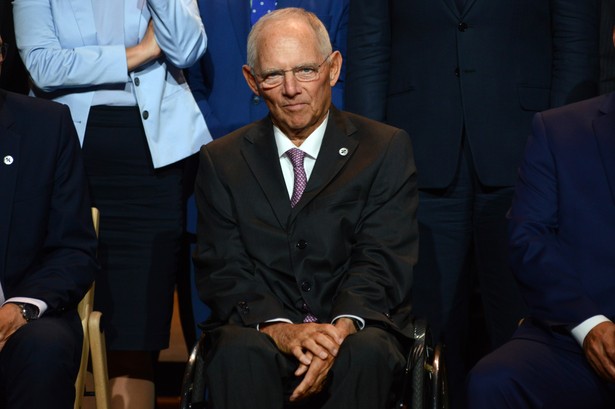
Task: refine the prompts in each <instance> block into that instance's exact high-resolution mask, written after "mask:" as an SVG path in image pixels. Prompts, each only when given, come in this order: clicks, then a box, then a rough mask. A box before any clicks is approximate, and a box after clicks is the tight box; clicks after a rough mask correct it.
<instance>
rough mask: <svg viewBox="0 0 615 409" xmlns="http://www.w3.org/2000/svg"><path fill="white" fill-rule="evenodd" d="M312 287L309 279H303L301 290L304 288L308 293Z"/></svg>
mask: <svg viewBox="0 0 615 409" xmlns="http://www.w3.org/2000/svg"><path fill="white" fill-rule="evenodd" d="M311 289H312V284H310V283H309V281H303V282H302V283H301V290H303V291H305V292H306V293H307V292H309V291H310V290H311Z"/></svg>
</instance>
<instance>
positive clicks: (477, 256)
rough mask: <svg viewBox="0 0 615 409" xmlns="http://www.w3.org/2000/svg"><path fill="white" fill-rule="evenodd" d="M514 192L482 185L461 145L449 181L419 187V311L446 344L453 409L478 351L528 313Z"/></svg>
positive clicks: (415, 293)
mask: <svg viewBox="0 0 615 409" xmlns="http://www.w3.org/2000/svg"><path fill="white" fill-rule="evenodd" d="M513 190H514V189H513V187H510V186H504V187H486V186H483V185H481V184H480V182H479V181H478V178H477V176H476V173H475V171H474V167H473V165H472V158H471V155H470V153H469V152H467V151H466V150H462V152H461V156H460V160H459V165H458V170H457V174H456V177H455V180H454V181H453V183H452V184H451V186H449V187H448V188H446V189H425V190H421V191H420V192H419V209H418V221H419V237H420V239H419V240H420V245H419V261H418V264H417V266H416V267H415V270H414V271H415V272H414V285H413V305H414V312H415V315H416V316H419V317H424V318H426V319H427V320H428V322H429V324H430V325H431V328H432V331H433V334H434V337H435V339H436V341H440V342H443V343H444V344H445V346H446V349H445V352H446V361H447V366H448V374H449V377H448V378H449V387H450V396H451V407H452V408H453V409H457V408H462V407H464V404H463V403H464V402H465V397H464V391H465V388H464V383H465V376H466V374H467V371H468V370H469V368H471V366H472V365H473V363H474V360H475V359H476V356H477V355H478V356H480V355H481V354H483V353H485V352H487V350H490V349H494V348H496V347H497V346H499V345H502V344H503V343H504V342H505V341H507V340H508V339H509V338H510V336H511V335H512V333H513V332H514V330H515V328H516V325H517V322H518V321H519V319H520V318H522V317H523V316H524V315H525V311H526V308H525V306H524V302H523V300H522V298H521V295H520V292H519V289H518V287H517V284H516V282H515V279H514V277H513V274H512V272H511V270H510V268H509V266H508V253H507V248H508V246H507V237H508V233H507V229H508V227H507V226H508V221H507V219H506V213H507V212H508V209H509V208H510V204H511V201H512V195H513ZM477 284H478V290H479V292H480V301H481V302H482V305H480V304H479V306H478V309H479V310H482V312H483V313H484V322H478V321H477V320H478V319H481V320H482V315H481V314H479V315H478V318H477V317H472V315H471V308H470V307H471V301H472V300H473V298H476V297H474V295H475V294H476V291H477V290H476V289H477ZM476 327H478V328H480V329H482V331H480V332H478V333H477V330H476ZM484 328H486V331H485V330H484ZM484 332H486V335H485V333H484ZM485 337H487V339H485Z"/></svg>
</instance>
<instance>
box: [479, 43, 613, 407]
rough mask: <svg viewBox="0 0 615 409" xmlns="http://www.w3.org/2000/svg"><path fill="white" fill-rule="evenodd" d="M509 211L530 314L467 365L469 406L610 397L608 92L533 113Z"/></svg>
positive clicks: (608, 400)
mask: <svg viewBox="0 0 615 409" xmlns="http://www.w3.org/2000/svg"><path fill="white" fill-rule="evenodd" d="M613 40H614V41H615V32H614V35H613ZM509 217H510V251H511V259H512V266H513V269H514V271H515V274H516V277H517V280H518V282H519V283H520V285H521V289H522V291H523V294H524V296H525V299H526V300H527V302H528V305H529V306H530V308H531V314H530V316H529V317H527V318H526V319H524V320H523V322H522V323H521V325H520V326H519V327H518V328H517V331H516V332H515V334H514V336H513V339H512V340H511V341H509V342H508V343H506V344H505V345H503V346H502V347H501V348H499V349H497V350H496V351H494V352H493V353H491V354H490V355H488V356H487V357H485V358H484V359H482V360H481V361H480V362H479V363H478V364H477V365H476V367H474V369H473V370H472V371H471V373H470V376H469V380H468V385H469V386H468V387H469V389H468V394H469V406H470V408H490V409H492V408H515V409H518V408H557V409H565V408H576V409H578V408H613V407H615V324H614V323H613V322H612V320H613V319H615V251H613V238H614V237H615V94H613V93H612V94H608V95H605V96H600V97H597V98H593V99H589V100H586V101H582V102H578V103H575V104H572V105H567V106H564V107H561V108H557V109H552V110H548V111H545V112H543V113H540V114H537V115H536V117H535V118H534V123H533V134H532V136H531V138H530V139H529V141H528V145H527V147H526V152H525V158H524V160H523V162H522V164H521V167H520V169H519V180H518V182H517V186H516V191H515V198H514V201H513V204H512V208H511V210H510V214H509Z"/></svg>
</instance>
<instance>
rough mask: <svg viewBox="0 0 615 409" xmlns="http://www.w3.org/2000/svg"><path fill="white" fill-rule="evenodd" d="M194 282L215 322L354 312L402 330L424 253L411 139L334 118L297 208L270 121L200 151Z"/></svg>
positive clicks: (347, 117) (361, 121) (326, 317)
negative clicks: (414, 272) (308, 311)
mask: <svg viewBox="0 0 615 409" xmlns="http://www.w3.org/2000/svg"><path fill="white" fill-rule="evenodd" d="M195 196H196V199H197V204H198V208H199V220H198V231H197V233H198V234H197V237H198V245H197V249H196V251H195V253H194V254H195V256H194V259H195V267H196V273H197V274H196V283H197V287H198V288H199V293H200V296H201V299H202V300H203V301H204V302H205V303H206V304H207V305H209V306H210V307H211V308H212V311H213V315H212V320H213V321H214V322H217V323H234V324H237V325H245V326H256V325H257V324H258V323H261V322H265V321H267V320H270V319H275V318H286V319H289V320H290V321H292V322H295V323H298V322H302V319H303V315H304V313H303V312H302V311H301V306H302V303H303V300H305V302H307V304H308V306H309V307H310V309H311V311H312V312H313V313H314V315H316V316H317V317H318V318H319V319H320V320H321V321H323V322H330V320H332V319H333V318H335V317H338V316H340V315H344V314H349V315H355V316H358V317H362V318H363V319H365V320H366V321H367V323H368V325H369V324H370V323H372V322H374V323H378V325H381V326H385V327H391V328H392V329H396V328H398V329H403V328H407V324H408V323H409V322H408V319H409V318H410V315H409V313H410V286H411V282H412V268H413V265H414V264H415V262H416V257H417V250H418V241H417V240H418V227H417V223H416V208H417V204H418V193H417V188H416V173H415V167H414V161H413V158H412V148H411V144H410V141H409V138H408V135H407V134H406V133H405V132H404V131H402V130H400V129H396V128H393V127H390V126H386V125H383V124H380V123H376V122H373V121H370V120H368V119H366V118H362V117H358V116H356V115H352V114H348V113H344V112H340V111H337V110H336V109H335V108H332V109H331V112H330V115H329V122H328V124H327V129H326V131H325V135H324V139H323V142H322V146H321V148H320V152H319V154H318V158H317V160H316V163H315V166H314V170H313V171H312V174H311V176H310V179H309V180H308V184H307V187H306V189H305V191H304V193H303V196H302V197H301V199H300V201H299V202H298V203H297V205H296V206H295V207H294V208H292V207H291V205H290V199H289V197H288V191H287V189H286V185H285V182H284V178H283V176H282V170H281V168H280V161H279V157H278V152H277V147H276V143H275V139H274V136H273V125H272V122H271V120H270V119H269V117H266V118H264V119H263V120H261V121H258V122H256V123H254V124H251V125H248V126H246V127H244V128H241V129H239V130H237V131H235V132H233V133H231V134H229V135H227V136H225V137H224V138H220V139H218V140H215V141H213V142H211V143H209V144H208V145H205V146H204V147H203V148H202V149H201V154H200V163H199V173H198V175H197V184H196V190H195Z"/></svg>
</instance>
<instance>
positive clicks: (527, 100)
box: [517, 85, 551, 112]
mask: <svg viewBox="0 0 615 409" xmlns="http://www.w3.org/2000/svg"><path fill="white" fill-rule="evenodd" d="M517 90H518V93H519V104H520V105H521V108H522V109H523V110H525V111H536V112H539V111H544V110H545V109H548V108H549V99H550V93H551V92H550V90H549V88H545V87H538V86H530V85H519V87H518V88H517Z"/></svg>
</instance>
